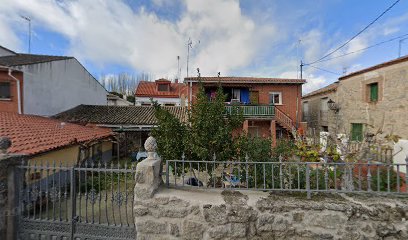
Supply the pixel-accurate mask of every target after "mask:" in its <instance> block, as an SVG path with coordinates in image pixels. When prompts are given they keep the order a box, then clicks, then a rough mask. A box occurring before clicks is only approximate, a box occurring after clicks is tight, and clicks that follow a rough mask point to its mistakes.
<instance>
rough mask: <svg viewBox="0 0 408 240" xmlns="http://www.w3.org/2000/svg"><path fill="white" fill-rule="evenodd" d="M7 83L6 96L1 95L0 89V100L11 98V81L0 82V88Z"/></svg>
mask: <svg viewBox="0 0 408 240" xmlns="http://www.w3.org/2000/svg"><path fill="white" fill-rule="evenodd" d="M7 85H8V96H6V95H4V96H2V95H1V91H0V100H10V99H11V82H8V81H5V82H0V88H1V87H2V86H7Z"/></svg>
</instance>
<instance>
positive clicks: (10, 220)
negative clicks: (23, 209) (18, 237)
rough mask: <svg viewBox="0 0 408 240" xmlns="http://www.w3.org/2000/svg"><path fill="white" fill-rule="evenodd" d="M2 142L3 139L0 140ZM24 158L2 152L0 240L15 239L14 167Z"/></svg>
mask: <svg viewBox="0 0 408 240" xmlns="http://www.w3.org/2000/svg"><path fill="white" fill-rule="evenodd" d="M0 141H1V138H0ZM21 161H22V156H18V155H6V154H3V153H1V152H0V239H13V238H14V235H13V234H14V221H15V214H16V212H15V211H14V210H15V207H14V203H15V201H14V195H15V192H14V174H13V173H14V171H13V170H14V167H15V165H17V164H19V163H21Z"/></svg>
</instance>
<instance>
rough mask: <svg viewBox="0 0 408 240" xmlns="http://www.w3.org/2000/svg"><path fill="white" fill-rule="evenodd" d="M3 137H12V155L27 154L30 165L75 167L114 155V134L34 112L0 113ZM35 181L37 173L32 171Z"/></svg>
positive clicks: (107, 158) (108, 159)
mask: <svg viewBox="0 0 408 240" xmlns="http://www.w3.org/2000/svg"><path fill="white" fill-rule="evenodd" d="M0 136H1V137H7V138H9V139H10V140H11V147H10V148H8V153H10V154H22V155H26V156H27V159H28V162H29V164H33V165H34V164H39V163H40V162H43V163H44V164H45V163H46V162H48V163H49V164H54V162H56V164H62V165H63V166H76V165H80V164H81V163H83V162H85V161H88V160H92V161H96V162H102V163H103V162H108V161H110V160H111V158H112V143H111V141H112V140H114V133H113V132H112V131H111V130H110V129H104V128H99V127H87V126H81V125H77V124H72V123H66V122H63V121H60V120H56V119H50V118H46V117H41V116H35V115H26V114H17V113H13V112H0ZM30 174H31V175H32V176H30V179H31V180H35V179H36V178H37V177H38V178H41V176H37V175H38V173H35V172H34V173H30Z"/></svg>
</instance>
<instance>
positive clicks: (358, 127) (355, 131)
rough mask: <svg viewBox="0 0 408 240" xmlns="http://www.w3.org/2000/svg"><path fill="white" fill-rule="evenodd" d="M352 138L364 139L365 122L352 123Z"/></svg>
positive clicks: (355, 139)
mask: <svg viewBox="0 0 408 240" xmlns="http://www.w3.org/2000/svg"><path fill="white" fill-rule="evenodd" d="M351 140H352V141H362V140H363V124H362V123H352V124H351Z"/></svg>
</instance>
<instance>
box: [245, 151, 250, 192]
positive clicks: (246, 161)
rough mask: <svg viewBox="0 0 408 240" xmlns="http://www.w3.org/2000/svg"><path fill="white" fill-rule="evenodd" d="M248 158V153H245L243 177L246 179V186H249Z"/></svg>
mask: <svg viewBox="0 0 408 240" xmlns="http://www.w3.org/2000/svg"><path fill="white" fill-rule="evenodd" d="M248 160H249V156H248V153H246V154H245V174H246V176H245V179H246V187H247V188H249V180H248Z"/></svg>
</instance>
